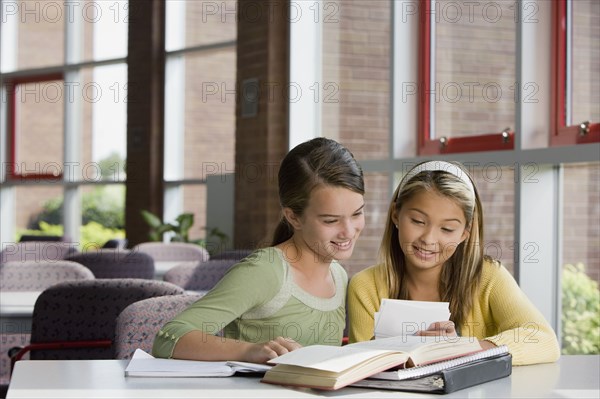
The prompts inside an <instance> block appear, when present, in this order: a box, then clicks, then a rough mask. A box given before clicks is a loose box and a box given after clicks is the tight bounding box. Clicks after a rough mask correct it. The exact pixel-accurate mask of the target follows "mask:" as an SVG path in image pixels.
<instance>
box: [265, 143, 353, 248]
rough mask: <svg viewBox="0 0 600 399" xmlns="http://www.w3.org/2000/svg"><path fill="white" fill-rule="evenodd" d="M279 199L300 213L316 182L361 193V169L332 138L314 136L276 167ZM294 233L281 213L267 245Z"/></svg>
mask: <svg viewBox="0 0 600 399" xmlns="http://www.w3.org/2000/svg"><path fill="white" fill-rule="evenodd" d="M278 179H279V202H280V204H281V207H282V208H290V209H291V210H292V211H293V212H294V213H295V214H296V215H298V216H300V215H302V213H303V212H304V210H305V209H306V207H307V206H308V200H309V199H310V194H311V192H312V191H313V190H314V189H315V188H316V187H318V186H320V185H329V186H335V187H343V188H347V189H349V190H351V191H354V192H356V193H359V194H363V195H364V193H365V185H364V179H363V171H362V168H361V167H360V165H359V164H358V162H356V159H354V156H353V155H352V153H351V152H350V151H349V150H348V149H347V148H345V147H344V146H342V145H341V144H340V143H338V142H337V141H335V140H331V139H328V138H324V137H318V138H315V139H312V140H309V141H306V142H304V143H302V144H299V145H297V146H296V147H294V148H293V149H292V150H291V151H290V152H289V153H288V154H287V155H286V156H285V158H284V159H283V161H282V162H281V166H280V168H279V174H278ZM293 234H294V229H293V228H292V226H291V225H290V224H289V223H288V222H287V220H286V219H285V218H284V217H283V216H282V217H281V220H280V221H279V224H278V225H277V228H276V229H275V233H274V234H273V241H272V244H271V245H273V246H274V245H277V244H280V243H282V242H284V241H286V240H288V239H289V238H291V237H292V235H293Z"/></svg>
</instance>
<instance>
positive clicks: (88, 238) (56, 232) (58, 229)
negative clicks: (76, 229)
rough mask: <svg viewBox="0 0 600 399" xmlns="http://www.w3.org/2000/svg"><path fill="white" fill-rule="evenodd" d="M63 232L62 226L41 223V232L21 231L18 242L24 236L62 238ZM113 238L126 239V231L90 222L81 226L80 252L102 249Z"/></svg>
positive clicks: (18, 234)
mask: <svg viewBox="0 0 600 399" xmlns="http://www.w3.org/2000/svg"><path fill="white" fill-rule="evenodd" d="M63 232H64V228H63V226H62V225H56V224H49V223H46V222H40V229H39V230H20V231H19V232H18V233H17V241H18V240H19V239H20V238H21V236H22V235H23V234H29V235H52V236H62V235H63ZM113 238H125V230H123V229H110V228H107V227H104V226H102V225H101V224H100V223H97V222H89V223H88V224H86V225H84V226H81V230H80V242H79V250H80V251H86V250H89V249H97V248H100V247H102V245H104V243H105V242H106V241H108V240H111V239H113Z"/></svg>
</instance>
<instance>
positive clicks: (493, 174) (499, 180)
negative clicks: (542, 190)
mask: <svg viewBox="0 0 600 399" xmlns="http://www.w3.org/2000/svg"><path fill="white" fill-rule="evenodd" d="M465 166H467V167H468V169H469V172H470V173H471V175H472V176H473V179H474V180H475V184H476V185H477V189H478V191H479V196H480V197H481V204H482V207H483V225H484V229H483V231H484V237H483V241H484V253H485V254H487V255H489V256H491V257H492V258H494V259H498V260H500V261H501V262H502V264H503V265H504V266H505V267H506V268H507V269H508V271H510V272H511V274H514V265H515V263H514V243H515V238H514V237H515V228H514V213H515V210H514V208H515V186H514V179H515V174H514V168H513V167H506V166H500V165H498V164H496V163H493V162H490V163H487V164H485V165H483V166H481V164H479V163H477V164H475V165H473V167H469V164H465ZM529 249H530V248H529V247H528V246H526V245H524V246H523V248H521V252H522V254H523V255H527V251H528V250H529Z"/></svg>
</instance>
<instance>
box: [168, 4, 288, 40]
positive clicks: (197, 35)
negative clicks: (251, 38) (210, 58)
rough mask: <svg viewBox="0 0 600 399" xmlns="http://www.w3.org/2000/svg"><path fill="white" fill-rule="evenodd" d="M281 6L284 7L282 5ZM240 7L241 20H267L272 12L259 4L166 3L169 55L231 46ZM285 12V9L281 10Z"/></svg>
mask: <svg viewBox="0 0 600 399" xmlns="http://www.w3.org/2000/svg"><path fill="white" fill-rule="evenodd" d="M280 6H283V5H281V4H280ZM238 7H242V9H241V10H240V15H241V18H246V19H248V20H250V21H252V20H257V19H261V18H264V16H265V15H266V14H265V13H268V12H269V11H268V10H267V9H266V8H263V7H261V5H260V3H256V2H246V3H245V2H240V4H238V2H237V1H235V0H226V1H218V2H217V1H214V2H213V1H185V0H169V1H168V2H167V37H166V42H167V43H166V49H167V51H174V50H181V49H185V48H190V47H197V46H203V45H211V44H216V43H223V42H230V41H234V40H236V38H237V25H236V24H237V18H238ZM280 11H281V12H283V9H281V10H280Z"/></svg>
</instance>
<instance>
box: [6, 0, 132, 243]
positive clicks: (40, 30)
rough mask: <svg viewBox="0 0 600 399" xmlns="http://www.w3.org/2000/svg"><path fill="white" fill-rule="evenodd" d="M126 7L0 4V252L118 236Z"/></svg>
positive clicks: (88, 1) (86, 1)
mask: <svg viewBox="0 0 600 399" xmlns="http://www.w3.org/2000/svg"><path fill="white" fill-rule="evenodd" d="M128 6H129V3H128V2H127V1H121V0H114V1H111V2H104V1H93V0H83V1H78V2H44V1H9V0H0V10H1V12H0V15H1V16H2V34H1V35H0V40H1V46H0V50H1V54H0V61H1V63H0V82H1V83H2V87H1V91H2V102H1V103H0V115H1V118H0V149H1V151H0V162H1V163H2V176H0V181H2V185H1V186H0V197H1V198H2V212H1V213H2V220H1V221H0V236H2V238H3V241H2V243H0V246H2V247H4V245H6V244H7V243H8V242H11V241H13V240H15V239H18V237H19V236H20V234H22V232H23V231H25V230H31V229H36V230H38V232H39V231H40V230H41V231H42V233H44V234H51V235H63V236H66V237H68V238H69V239H70V240H72V241H73V242H75V243H79V244H80V248H81V247H82V245H84V243H86V242H88V241H93V242H95V243H96V244H100V245H101V244H103V242H101V241H102V240H105V239H107V235H110V234H112V233H115V234H122V228H123V226H122V223H120V224H119V223H118V222H114V217H113V216H114V212H116V213H119V212H120V215H119V216H118V217H117V219H119V218H122V217H123V205H124V201H125V200H124V197H123V195H122V193H123V192H124V186H123V185H122V183H123V182H124V181H125V179H126V177H125V173H124V172H125V171H124V170H123V169H124V168H123V167H124V161H125V158H126V148H125V125H126V123H125V122H126V120H125V114H126V101H127V76H126V69H127V68H126V60H125V57H126V56H127V21H128V11H129V10H128ZM5 149H6V150H5ZM7 165H8V166H7ZM100 183H102V185H100ZM108 204H110V206H109V207H110V208H111V209H110V210H109V211H106V209H104V208H103V207H107V206H108ZM105 211H106V212H105ZM90 215H92V216H90ZM90 221H93V222H95V223H96V225H93V224H90V223H88V222H90ZM90 226H92V227H91V228H90ZM114 226H119V227H120V232H113V231H110V232H108V233H107V231H108V230H104V229H108V228H112V227H114ZM110 238H116V237H110ZM0 249H1V248H0Z"/></svg>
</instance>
